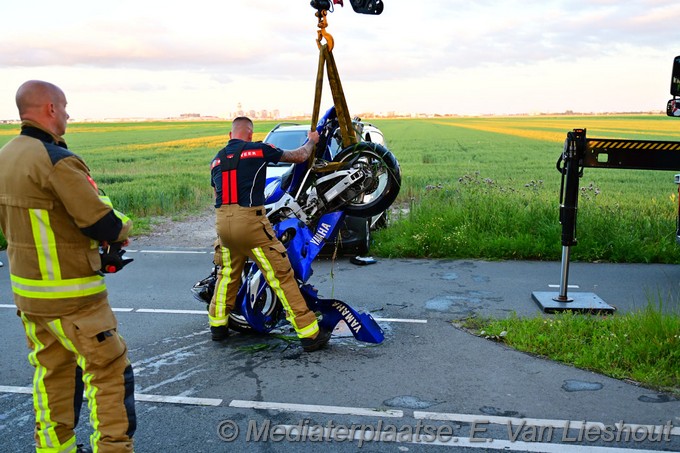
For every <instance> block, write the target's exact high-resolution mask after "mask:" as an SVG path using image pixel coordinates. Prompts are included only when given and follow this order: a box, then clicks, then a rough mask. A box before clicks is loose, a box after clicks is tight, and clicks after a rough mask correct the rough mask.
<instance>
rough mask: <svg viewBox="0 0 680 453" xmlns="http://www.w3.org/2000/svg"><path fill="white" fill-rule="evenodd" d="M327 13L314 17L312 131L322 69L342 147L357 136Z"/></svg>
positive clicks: (321, 79)
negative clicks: (316, 55)
mask: <svg viewBox="0 0 680 453" xmlns="http://www.w3.org/2000/svg"><path fill="white" fill-rule="evenodd" d="M326 13H327V11H325V10H321V11H317V13H316V16H317V17H318V18H319V24H318V27H319V32H318V39H317V45H318V47H319V66H318V69H317V72H316V90H315V93H314V109H313V111H312V130H314V128H315V127H316V124H317V123H318V121H319V111H320V107H321V92H322V90H323V75H324V74H323V73H324V67H325V68H326V71H327V73H328V84H329V85H330V87H331V94H332V95H333V105H334V106H335V111H336V113H337V115H338V123H339V127H340V133H341V134H342V147H343V148H347V147H348V146H351V145H354V144H356V143H357V136H356V132H355V130H354V127H353V126H352V119H351V118H350V115H349V109H348V108H347V101H346V100H345V93H344V91H342V83H341V82H340V74H338V68H337V66H336V65H335V58H333V52H332V50H333V44H334V41H333V37H332V36H331V35H330V34H328V33H327V32H326V27H327V26H328V23H327V22H326ZM324 38H325V39H326V44H321V41H322V40H323V39H324ZM313 163H314V155H313V154H312V156H310V158H309V167H311V166H312V165H313Z"/></svg>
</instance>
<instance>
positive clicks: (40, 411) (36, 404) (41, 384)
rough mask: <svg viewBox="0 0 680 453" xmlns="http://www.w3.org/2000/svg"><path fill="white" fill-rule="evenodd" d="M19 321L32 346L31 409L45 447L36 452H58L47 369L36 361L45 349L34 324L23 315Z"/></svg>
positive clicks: (39, 437)
mask: <svg viewBox="0 0 680 453" xmlns="http://www.w3.org/2000/svg"><path fill="white" fill-rule="evenodd" d="M21 320H22V321H23V323H24V329H25V330H26V336H27V337H28V339H29V340H30V341H31V343H32V344H33V349H32V350H31V352H30V353H29V354H28V362H29V363H30V364H31V365H33V367H34V368H35V373H34V374H33V408H34V410H35V420H36V423H37V425H38V427H37V430H36V431H37V436H38V442H39V444H40V445H43V446H45V447H46V449H43V450H38V451H59V450H54V448H55V445H56V446H58V445H59V438H58V437H57V433H56V431H55V430H54V426H55V424H54V422H53V421H52V414H51V413H50V406H49V400H48V395H47V389H46V388H45V376H46V375H47V368H45V367H44V366H43V365H42V364H41V363H40V361H39V360H38V354H39V353H40V352H41V351H42V350H43V349H45V345H44V344H43V343H42V342H41V341H40V340H39V339H38V336H37V334H36V325H35V323H33V322H31V321H30V320H28V319H27V318H26V316H25V315H24V314H23V313H22V314H21ZM74 440H75V439H74Z"/></svg>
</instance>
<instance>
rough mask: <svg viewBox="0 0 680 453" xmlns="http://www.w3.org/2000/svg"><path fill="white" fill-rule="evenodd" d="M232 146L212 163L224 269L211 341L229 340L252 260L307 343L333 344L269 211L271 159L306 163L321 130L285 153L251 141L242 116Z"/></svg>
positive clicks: (219, 259) (218, 253)
mask: <svg viewBox="0 0 680 453" xmlns="http://www.w3.org/2000/svg"><path fill="white" fill-rule="evenodd" d="M229 138H230V140H229V142H228V143H227V146H226V147H224V148H223V149H221V150H220V151H219V152H218V153H217V155H216V156H215V158H214V159H213V161H212V165H211V177H212V186H213V188H214V189H215V208H216V228H217V235H218V237H219V243H217V244H216V250H215V264H216V265H217V266H218V268H219V272H218V275H217V282H216V284H215V293H214V295H213V298H212V301H211V302H210V308H209V321H210V331H211V333H212V339H213V340H214V341H222V340H225V339H226V338H227V336H228V334H229V331H228V328H229V327H228V318H229V313H230V312H231V310H232V309H233V308H234V305H235V304H236V296H237V293H238V289H239V286H240V283H241V273H242V271H243V266H244V264H245V261H246V258H250V259H251V260H253V262H254V263H256V264H257V267H258V268H259V269H260V270H262V274H263V275H264V277H265V278H266V280H267V283H268V284H269V287H270V288H271V289H272V290H273V291H274V292H275V293H276V296H277V297H278V298H279V300H280V301H281V303H282V304H283V307H284V310H285V311H286V319H287V320H288V321H289V322H290V323H291V325H292V326H293V328H294V329H295V332H296V333H297V335H298V337H299V338H300V341H301V343H302V347H303V349H304V350H305V351H307V352H311V351H315V350H317V349H320V348H322V347H323V346H325V345H326V343H328V340H329V339H330V337H331V332H330V331H328V330H326V329H323V328H320V327H319V325H318V323H317V320H316V315H315V314H314V312H312V311H311V310H310V309H309V308H308V307H307V303H306V302H305V300H304V298H303V297H302V294H301V293H300V289H299V288H298V285H297V281H296V280H295V275H294V274H293V269H292V268H291V265H290V261H288V257H287V255H286V248H285V247H284V246H283V244H281V242H280V241H279V240H278V239H277V238H276V235H275V234H274V230H273V229H272V226H271V224H270V223H269V219H268V218H267V216H266V215H265V208H264V186H265V180H266V170H267V163H268V162H273V163H276V162H291V163H301V162H305V161H306V160H307V159H308V158H309V156H310V155H311V153H312V151H313V150H314V145H315V144H316V143H318V141H319V134H318V133H317V132H316V131H313V132H309V134H308V138H309V140H308V141H307V142H306V143H305V144H304V145H303V146H301V147H300V148H298V149H295V150H291V151H283V150H281V149H279V148H276V147H274V146H271V145H268V144H266V143H261V142H252V141H251V140H252V139H253V122H252V121H251V120H250V119H249V118H247V117H238V118H236V119H235V120H234V121H233V122H232V126H231V132H230V133H229Z"/></svg>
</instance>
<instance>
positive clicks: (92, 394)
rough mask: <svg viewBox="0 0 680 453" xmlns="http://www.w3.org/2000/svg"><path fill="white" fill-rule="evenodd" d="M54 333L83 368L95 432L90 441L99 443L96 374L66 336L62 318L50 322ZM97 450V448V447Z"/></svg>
mask: <svg viewBox="0 0 680 453" xmlns="http://www.w3.org/2000/svg"><path fill="white" fill-rule="evenodd" d="M48 325H49V326H50V329H51V330H52V333H54V336H55V337H56V338H57V340H59V343H61V344H62V345H63V346H64V348H66V349H67V350H69V351H71V352H72V353H73V354H75V356H76V362H77V363H78V366H79V367H80V368H81V369H82V370H83V382H84V383H85V398H86V399H87V407H88V408H89V409H90V424H91V425H92V429H93V433H92V435H91V436H90V443H91V444H92V445H98V443H97V442H99V439H100V438H101V433H100V432H99V412H98V410H99V407H98V405H97V392H98V391H99V388H98V387H96V386H94V385H92V378H94V375H93V374H92V373H89V372H88V367H87V361H86V360H85V357H84V356H83V355H82V354H81V353H80V352H79V351H78V349H76V346H75V345H74V344H73V342H72V341H71V339H70V338H68V337H67V336H66V332H64V328H63V327H62V325H61V319H55V320H54V321H51V322H49V323H48ZM95 451H96V448H95Z"/></svg>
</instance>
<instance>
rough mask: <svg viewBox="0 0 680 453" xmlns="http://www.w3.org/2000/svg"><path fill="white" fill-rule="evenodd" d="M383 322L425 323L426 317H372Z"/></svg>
mask: <svg viewBox="0 0 680 453" xmlns="http://www.w3.org/2000/svg"><path fill="white" fill-rule="evenodd" d="M373 319H375V320H376V321H383V322H409V323H415V324H427V319H401V318H373Z"/></svg>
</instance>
